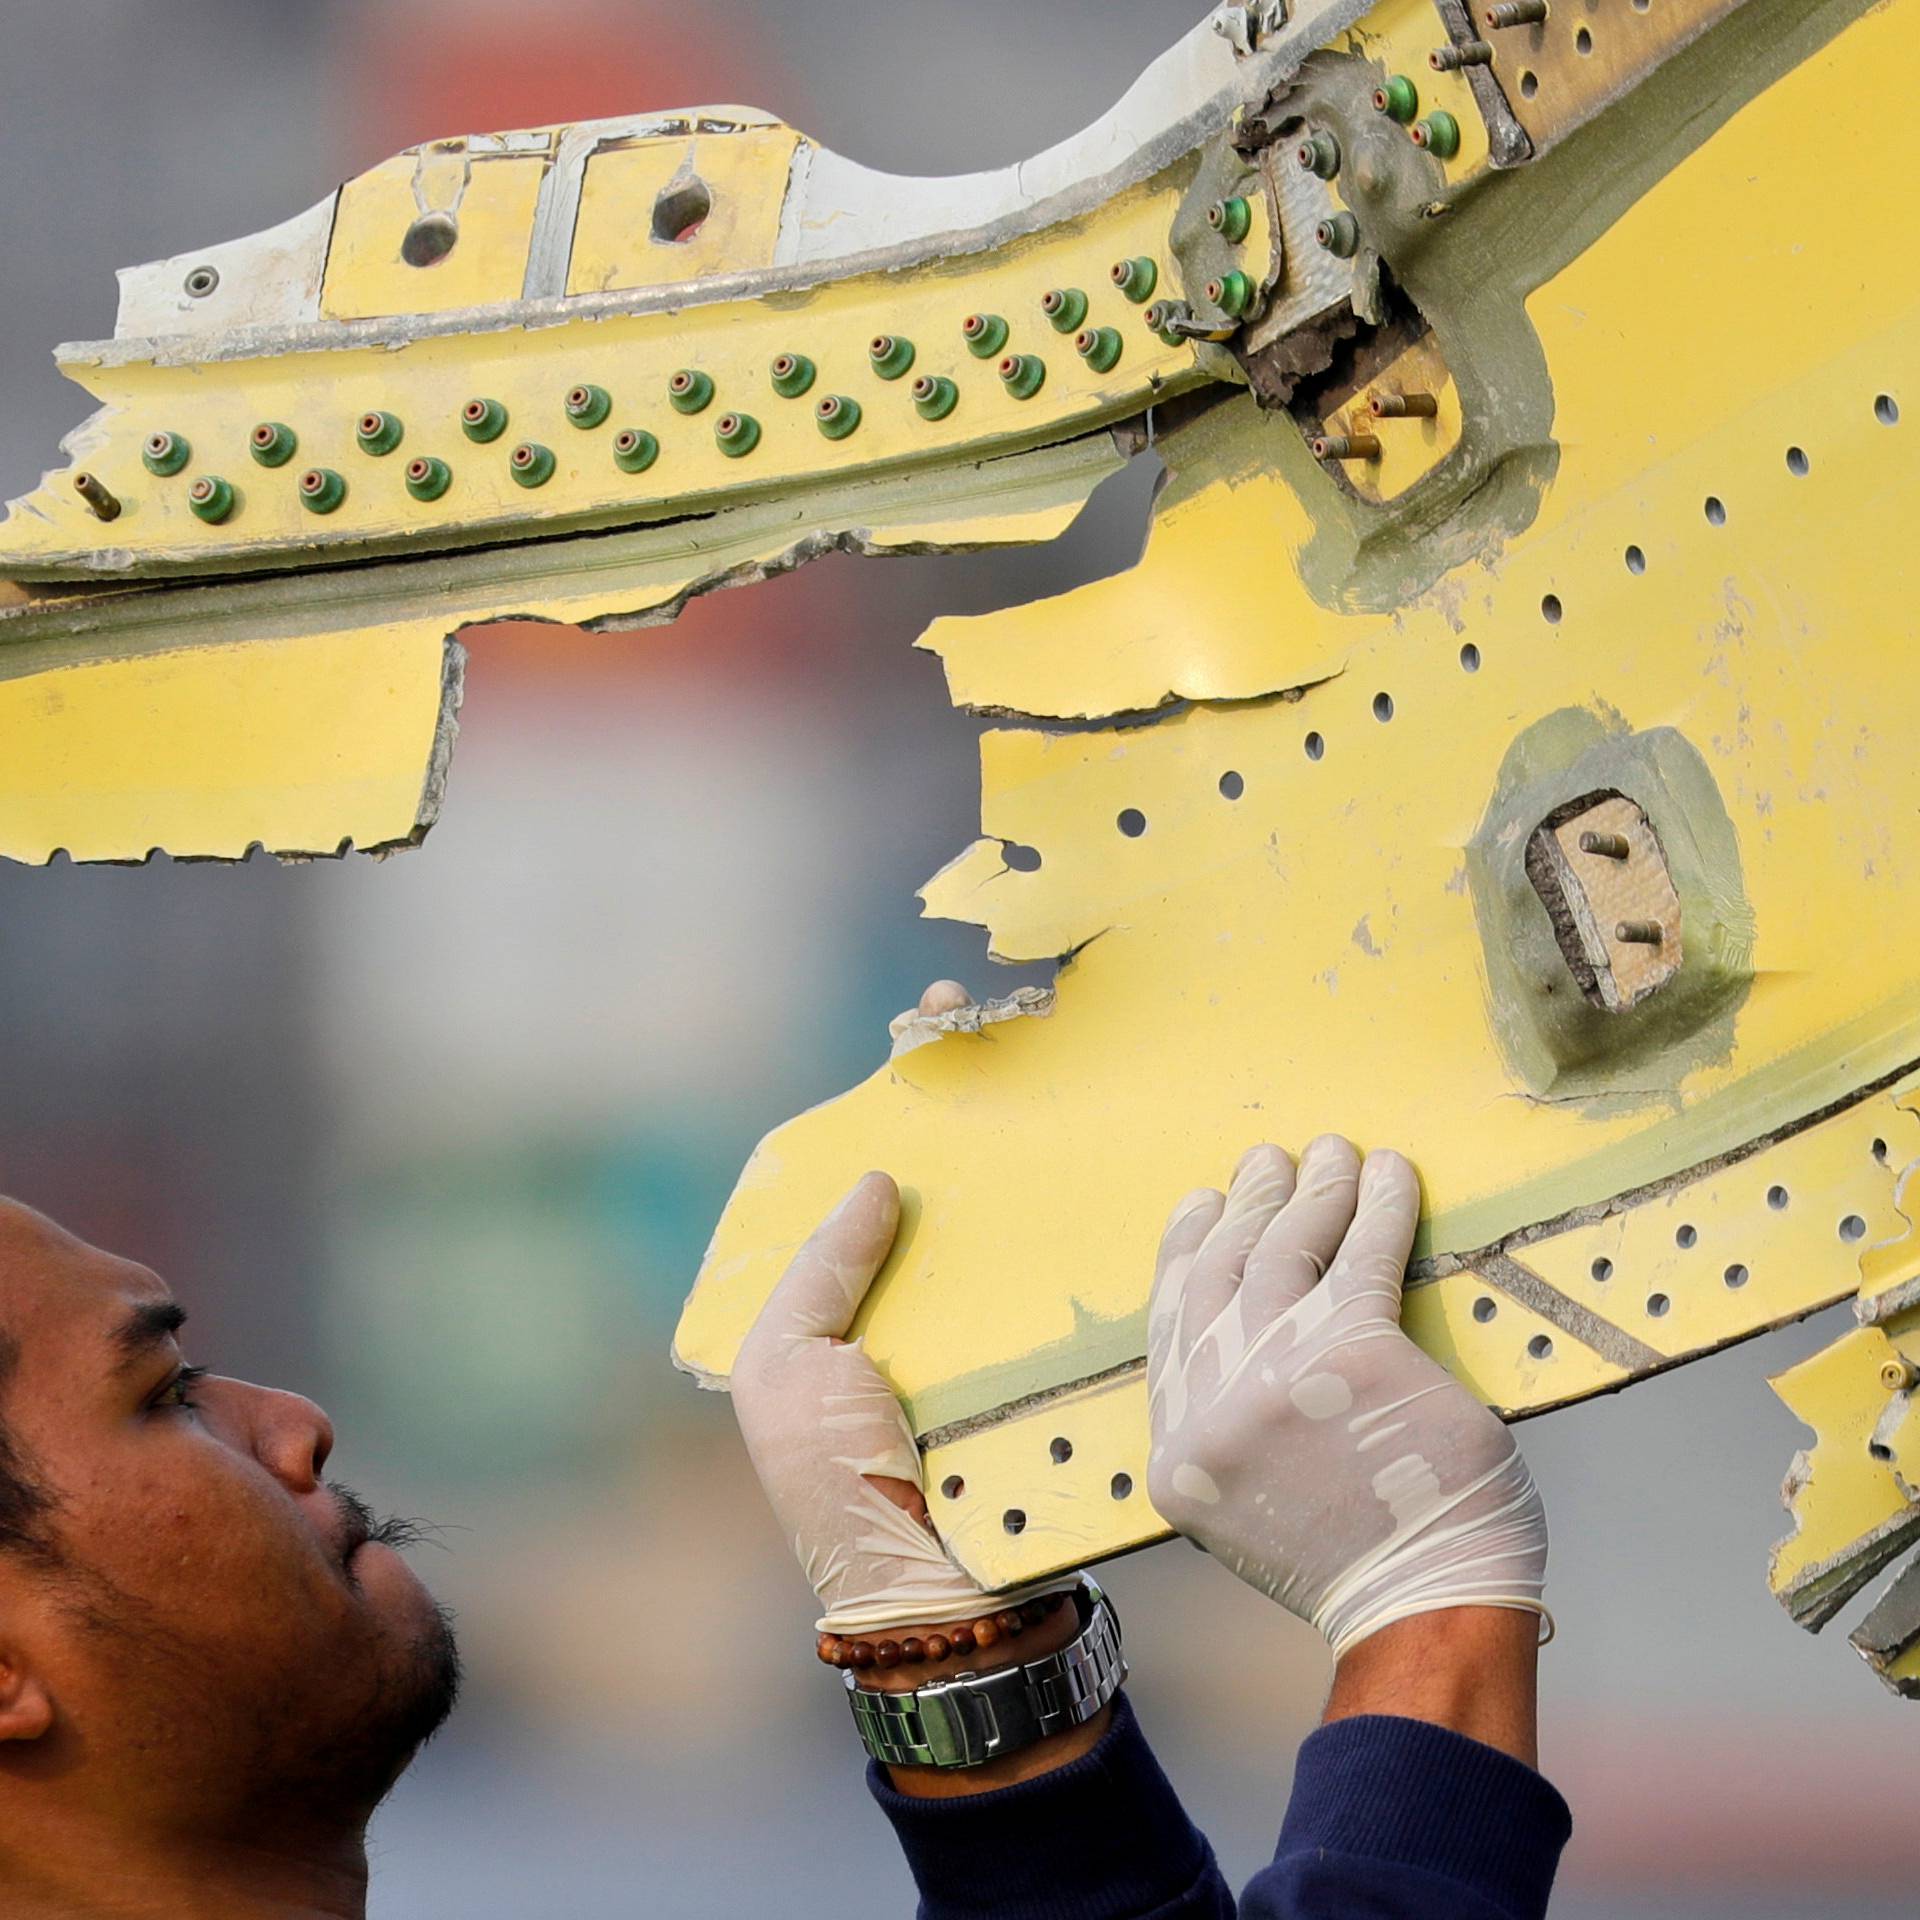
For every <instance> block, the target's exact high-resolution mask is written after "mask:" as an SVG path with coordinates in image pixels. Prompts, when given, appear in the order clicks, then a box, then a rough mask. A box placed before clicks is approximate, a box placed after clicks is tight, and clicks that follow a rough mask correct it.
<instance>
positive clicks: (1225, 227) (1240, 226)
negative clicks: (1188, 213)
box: [1207, 193, 1253, 247]
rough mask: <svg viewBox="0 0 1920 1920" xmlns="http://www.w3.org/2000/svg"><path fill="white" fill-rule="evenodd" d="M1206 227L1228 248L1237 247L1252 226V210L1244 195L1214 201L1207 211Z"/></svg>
mask: <svg viewBox="0 0 1920 1920" xmlns="http://www.w3.org/2000/svg"><path fill="white" fill-rule="evenodd" d="M1207 225H1208V226H1210V227H1211V228H1212V229H1213V230H1214V232H1215V233H1217V234H1218V235H1219V236H1220V238H1221V239H1222V240H1224V241H1226V242H1227V244H1228V245H1229V246H1235V247H1237V246H1238V245H1239V244H1240V242H1241V241H1242V240H1244V239H1245V238H1246V237H1247V230H1248V228H1250V227H1251V226H1252V225H1253V209H1252V208H1251V207H1250V206H1248V204H1247V202H1246V198H1245V196H1244V195H1242V194H1238V193H1236V194H1234V195H1233V196H1232V197H1231V198H1229V199H1226V200H1216V201H1215V202H1214V203H1213V205H1212V206H1210V207H1209V208H1208V209H1207Z"/></svg>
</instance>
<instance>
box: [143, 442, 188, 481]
mask: <svg viewBox="0 0 1920 1920" xmlns="http://www.w3.org/2000/svg"><path fill="white" fill-rule="evenodd" d="M140 458H141V461H142V462H143V463H144V464H145V466H146V469H147V471H148V472H149V473H152V474H157V475H158V476H159V477H160V478H161V479H162V480H164V479H166V478H167V476H168V475H169V474H174V473H178V472H179V471H180V469H181V468H182V467H184V466H185V465H186V464H187V462H188V461H189V460H191V459H192V458H193V449H192V448H191V447H190V446H188V445H187V443H186V441H185V439H184V438H183V437H182V436H181V435H179V434H177V433H150V434H148V435H147V438H146V443H145V445H143V446H142V447H141V449H140Z"/></svg>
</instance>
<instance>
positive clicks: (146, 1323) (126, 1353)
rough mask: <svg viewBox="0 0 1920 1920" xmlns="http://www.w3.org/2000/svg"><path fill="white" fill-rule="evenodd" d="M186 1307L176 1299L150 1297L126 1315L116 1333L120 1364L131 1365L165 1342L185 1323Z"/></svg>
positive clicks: (115, 1341) (114, 1339)
mask: <svg viewBox="0 0 1920 1920" xmlns="http://www.w3.org/2000/svg"><path fill="white" fill-rule="evenodd" d="M186 1321H187V1310H186V1308H185V1307H183V1306H182V1305H181V1304H180V1303H179V1301H177V1300H147V1301H143V1302H142V1303H141V1304H140V1305H139V1306H137V1307H135V1308H134V1310H133V1311H132V1312H131V1313H130V1314H128V1315H127V1317H126V1319H125V1320H123V1321H122V1322H121V1323H120V1325H119V1327H118V1329H117V1330H116V1331H115V1333H114V1336H113V1343H114V1345H115V1346H116V1347H118V1348H119V1349H120V1355H121V1364H122V1365H123V1366H131V1365H132V1364H133V1363H134V1362H135V1361H137V1360H141V1359H143V1358H145V1356H146V1355H147V1354H149V1353H151V1352H152V1351H153V1349H154V1348H155V1347H157V1346H161V1345H163V1344H164V1343H165V1342H167V1341H168V1340H171V1339H172V1338H173V1336H174V1335H175V1334H176V1333H178V1332H179V1331H180V1329H181V1328H182V1327H183V1326H185V1325H186Z"/></svg>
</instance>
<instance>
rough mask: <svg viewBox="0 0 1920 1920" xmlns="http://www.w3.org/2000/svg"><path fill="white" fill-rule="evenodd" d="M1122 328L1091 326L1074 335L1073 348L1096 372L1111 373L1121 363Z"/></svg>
mask: <svg viewBox="0 0 1920 1920" xmlns="http://www.w3.org/2000/svg"><path fill="white" fill-rule="evenodd" d="M1121 346H1122V341H1121V339H1120V329H1119V328H1118V327H1089V328H1087V330H1086V331H1085V332H1084V333H1078V334H1075V335H1074V340H1073V350H1074V352H1075V353H1077V354H1078V355H1079V356H1080V358H1081V359H1082V360H1084V361H1085V362H1086V363H1087V365H1088V366H1090V367H1091V368H1092V369H1093V370H1094V372H1095V373H1111V372H1112V371H1113V370H1114V368H1115V367H1117V366H1118V365H1119V364H1120V349H1121Z"/></svg>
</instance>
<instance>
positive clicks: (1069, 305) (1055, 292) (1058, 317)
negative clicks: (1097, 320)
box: [1040, 287, 1087, 333]
mask: <svg viewBox="0 0 1920 1920" xmlns="http://www.w3.org/2000/svg"><path fill="white" fill-rule="evenodd" d="M1040 311H1041V312H1042V313H1044V314H1045V315H1046V316H1047V318H1048V319H1049V320H1050V321H1052V323H1053V330H1054V332H1055V333H1078V332H1079V331H1080V329H1081V328H1082V327H1083V326H1084V325H1085V324H1086V319H1087V296H1086V295H1085V294H1084V293H1082V292H1081V291H1080V289H1079V288H1078V287H1054V288H1052V289H1051V290H1050V291H1048V292H1046V293H1043V294H1042V295H1041V296H1040Z"/></svg>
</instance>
